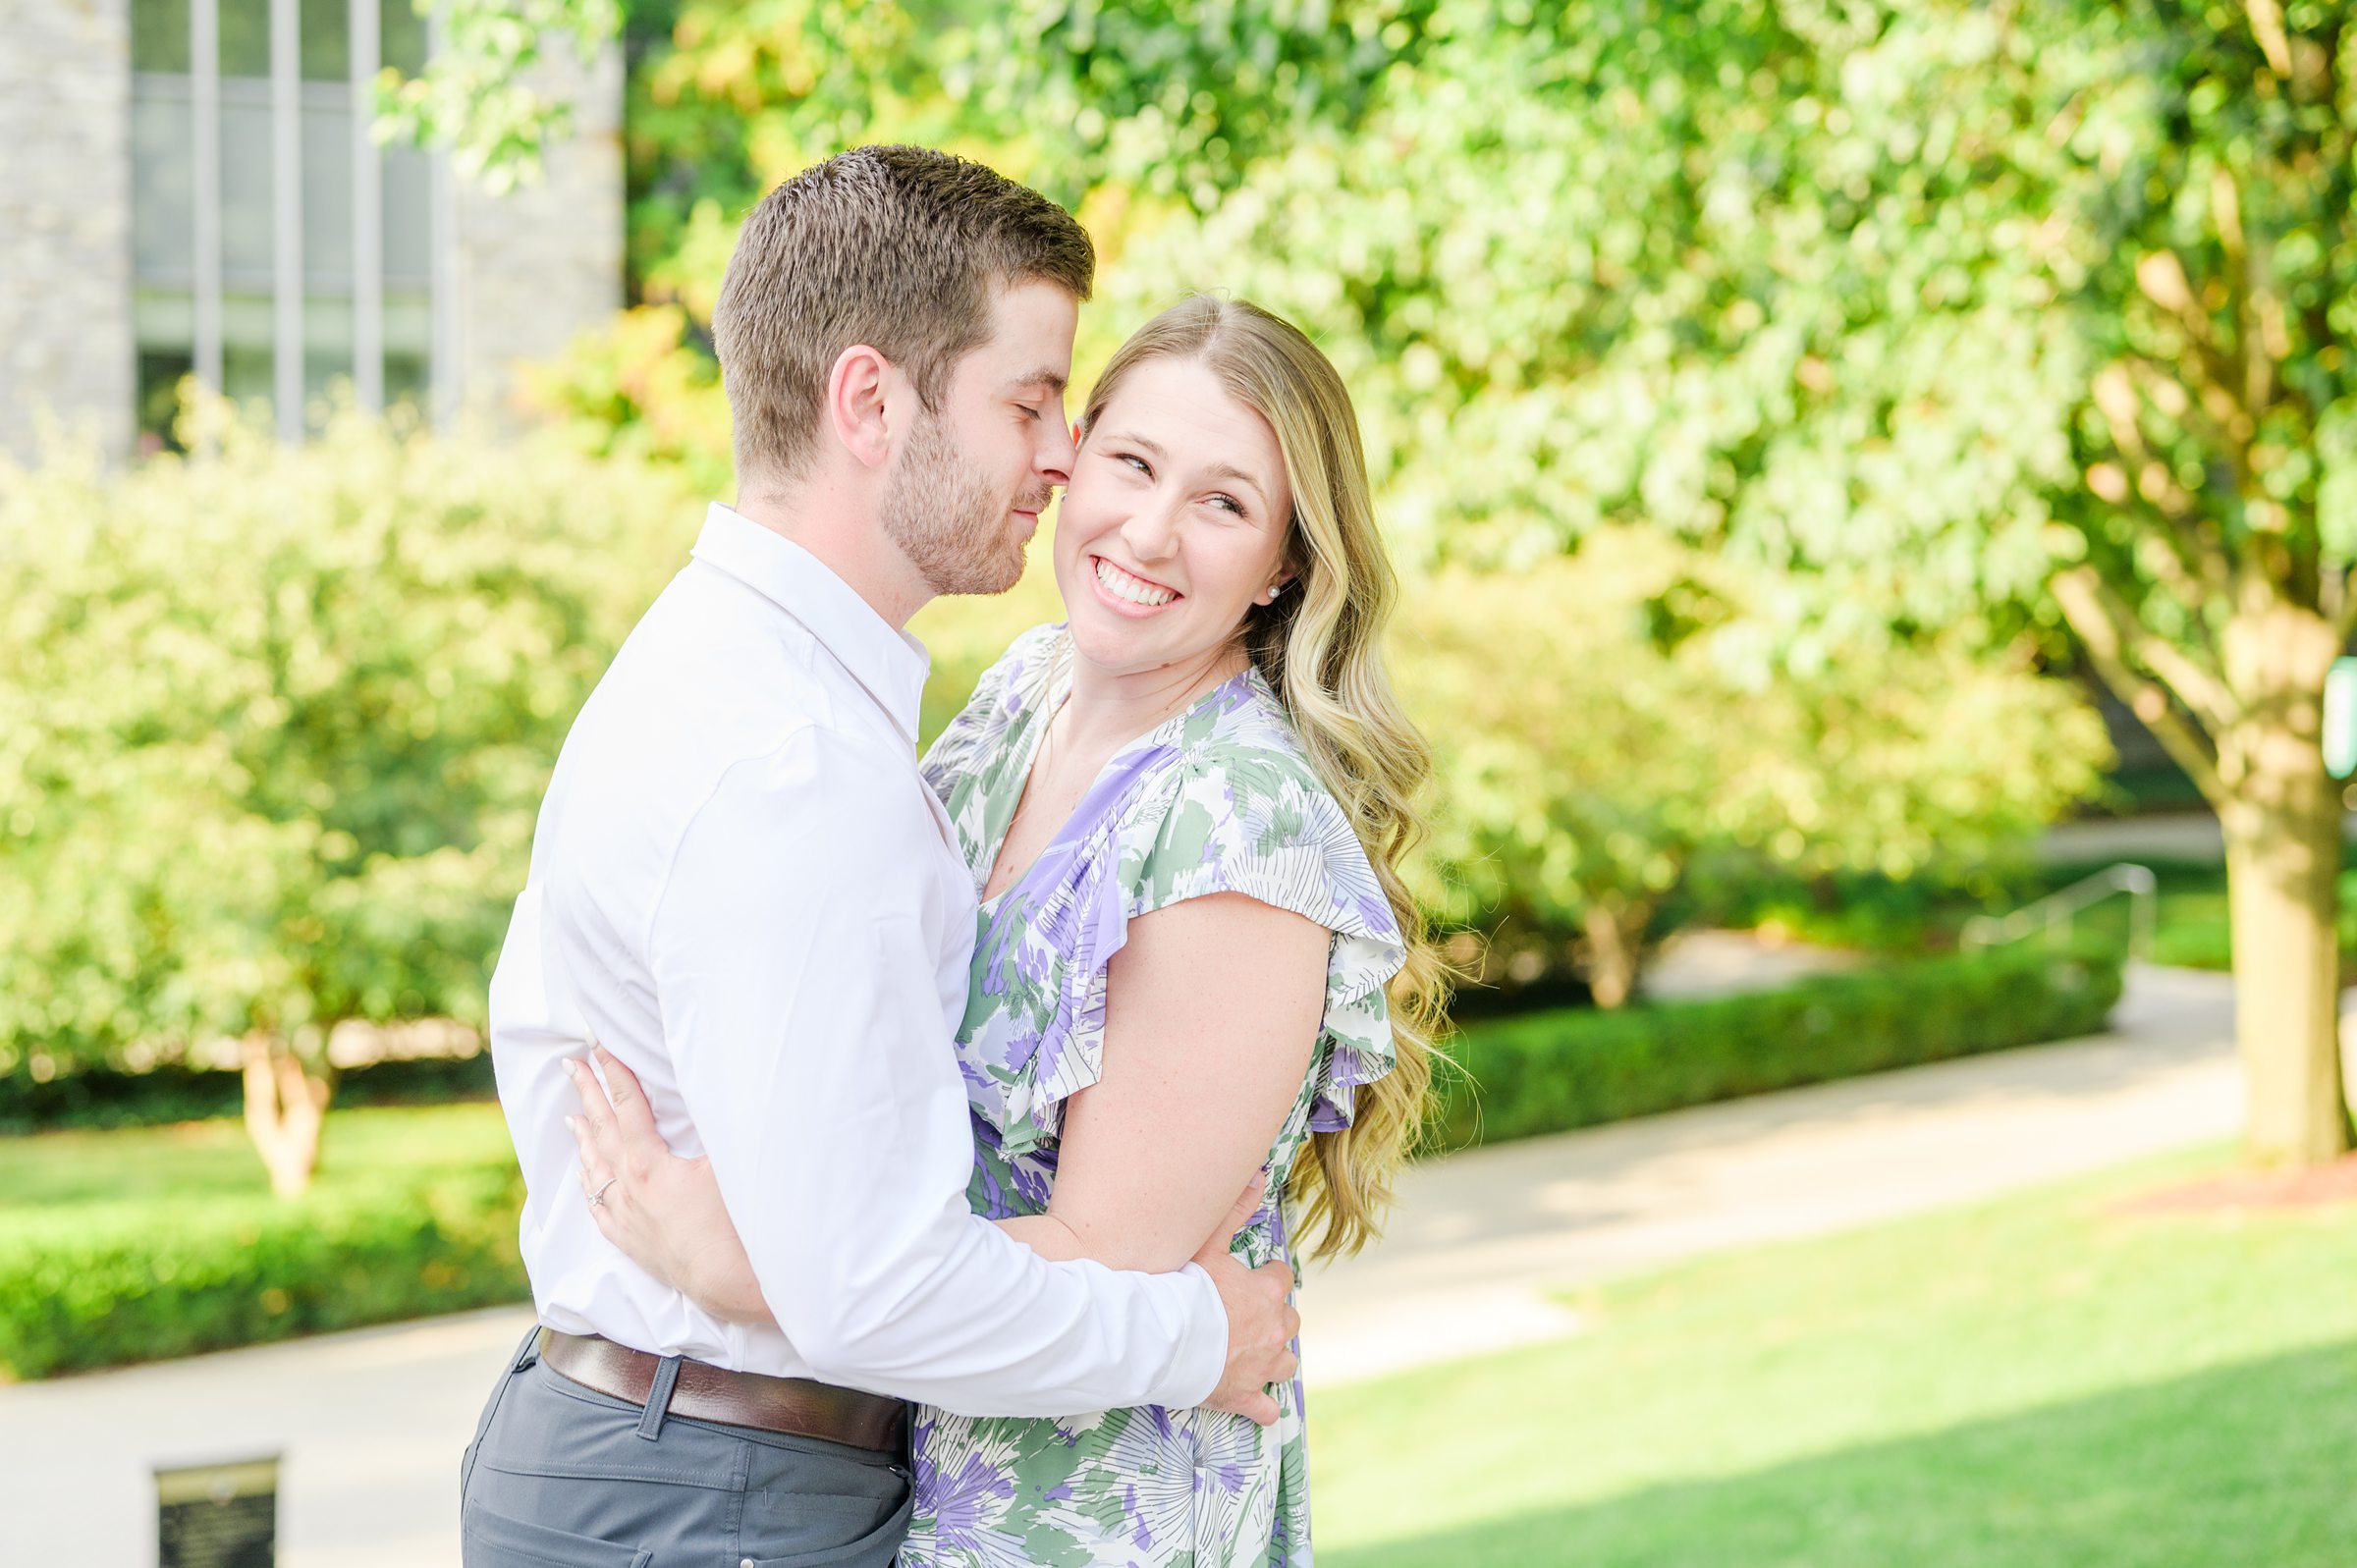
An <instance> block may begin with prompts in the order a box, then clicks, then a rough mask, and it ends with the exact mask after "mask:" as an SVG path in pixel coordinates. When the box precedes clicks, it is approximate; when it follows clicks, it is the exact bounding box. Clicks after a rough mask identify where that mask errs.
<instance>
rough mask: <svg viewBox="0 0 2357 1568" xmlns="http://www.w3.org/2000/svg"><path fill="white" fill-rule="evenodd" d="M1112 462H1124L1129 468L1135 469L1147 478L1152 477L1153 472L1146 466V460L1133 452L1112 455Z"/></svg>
mask: <svg viewBox="0 0 2357 1568" xmlns="http://www.w3.org/2000/svg"><path fill="white" fill-rule="evenodd" d="M1114 460H1115V461H1116V462H1125V463H1127V464H1128V465H1129V466H1130V467H1132V468H1134V469H1136V470H1137V471H1138V472H1139V473H1142V474H1145V475H1146V476H1148V477H1149V478H1151V477H1152V476H1153V473H1154V470H1153V469H1152V468H1150V467H1148V466H1146V460H1145V459H1143V458H1141V457H1139V456H1138V455H1137V454H1136V453H1134V452H1122V453H1116V454H1115V455H1114Z"/></svg>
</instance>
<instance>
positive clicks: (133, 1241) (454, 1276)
mask: <svg viewBox="0 0 2357 1568" xmlns="http://www.w3.org/2000/svg"><path fill="white" fill-rule="evenodd" d="M522 1202H523V1181H522V1177H521V1175H520V1174H519V1173H518V1172H517V1171H516V1170H515V1168H514V1167H513V1166H512V1165H510V1166H506V1167H504V1168H493V1167H477V1168H460V1169H455V1170H452V1169H445V1170H443V1171H439V1172H436V1173H434V1174H433V1175H431V1176H429V1177H426V1178H423V1179H420V1180H416V1181H412V1182H408V1183H403V1182H398V1181H397V1182H393V1183H389V1184H372V1185H367V1186H361V1187H358V1188H346V1189H343V1190H340V1191H337V1192H334V1193H332V1194H324V1195H323V1194H317V1193H314V1195H313V1196H311V1197H309V1198H305V1199H301V1200H299V1201H296V1202H293V1203H281V1202H279V1201H277V1200H275V1199H272V1198H269V1197H267V1196H256V1197H253V1198H240V1199H235V1200H227V1201H221V1202H217V1203H213V1204H208V1205H206V1206H204V1207H202V1208H196V1207H194V1206H192V1205H189V1204H186V1203H178V1204H171V1205H137V1204H130V1203H125V1204H121V1205H110V1206H107V1209H106V1212H104V1213H101V1214H93V1213H91V1212H90V1211H89V1210H88V1209H73V1210H68V1211H65V1212H61V1213H58V1214H56V1215H27V1216H11V1217H8V1220H7V1223H6V1224H5V1225H4V1226H0V1380H6V1379H11V1378H15V1379H27V1378H44V1377H49V1376H51V1375H54V1374H57V1373H63V1372H80V1371H84V1370H87V1369H90V1368H94V1367H108V1366H116V1365H120V1364H122V1363H125V1362H135V1361H156V1360H161V1359H164V1358H166V1357H171V1356H186V1355H191V1354H193V1353H195V1352H197V1351H203V1350H223V1349H228V1348H230V1347H232V1346H237V1345H249V1344H259V1343H264V1342H267V1341H270V1340H275V1339H286V1338H291V1337H293V1336H295V1335H298V1334H308V1333H321V1332H325V1331H327V1330H330V1329H336V1328H357V1327H362V1326H365V1325H369V1324H379V1323H392V1322H397V1321H400V1320H403V1319H409V1318H419V1317H425V1316H427V1315H429V1314H433V1313H444V1312H458V1311H462V1310H465V1309H466V1308H470V1307H484V1306H492V1305H496V1304H499V1303H503V1302H515V1301H521V1300H525V1299H528V1297H529V1295H530V1289H529V1287H528V1285H527V1284H526V1283H525V1280H524V1275H523V1266H522V1264H521V1261H520V1260H519V1258H518V1257H517V1251H516V1217H517V1213H518V1211H519V1210H520V1208H521V1205H522Z"/></svg>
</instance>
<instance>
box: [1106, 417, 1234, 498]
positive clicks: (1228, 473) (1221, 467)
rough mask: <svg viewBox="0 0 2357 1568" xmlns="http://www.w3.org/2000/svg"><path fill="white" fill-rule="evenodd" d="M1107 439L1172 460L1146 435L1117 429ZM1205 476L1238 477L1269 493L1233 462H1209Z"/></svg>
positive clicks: (1211, 477)
mask: <svg viewBox="0 0 2357 1568" xmlns="http://www.w3.org/2000/svg"><path fill="white" fill-rule="evenodd" d="M1105 440H1107V441H1109V442H1115V443H1118V444H1120V445H1122V446H1124V447H1135V448H1137V449H1138V450H1139V451H1141V452H1143V453H1145V454H1146V455H1147V456H1148V457H1151V458H1153V459H1154V460H1157V461H1159V462H1168V461H1169V460H1170V457H1171V455H1170V454H1169V453H1167V452H1165V451H1163V450H1162V447H1161V446H1160V444H1159V443H1156V442H1152V441H1148V440H1147V439H1146V438H1145V437H1144V436H1134V435H1131V434H1129V433H1128V432H1126V431H1120V430H1117V431H1112V432H1109V433H1108V434H1107V435H1106V436H1105ZM1203 476H1204V477H1205V478H1207V479H1238V480H1241V481H1242V482H1243V483H1245V484H1247V485H1249V486H1251V488H1252V490H1253V492H1254V493H1255V494H1257V495H1260V496H1264V497H1265V496H1266V495H1267V494H1268V493H1269V491H1268V486H1266V485H1264V484H1262V483H1261V482H1260V480H1259V479H1258V478H1257V477H1256V476H1254V475H1252V474H1248V473H1246V472H1244V470H1243V469H1241V468H1238V467H1237V466H1236V465H1235V464H1234V463H1233V462H1214V463H1207V464H1205V466H1204V469H1203Z"/></svg>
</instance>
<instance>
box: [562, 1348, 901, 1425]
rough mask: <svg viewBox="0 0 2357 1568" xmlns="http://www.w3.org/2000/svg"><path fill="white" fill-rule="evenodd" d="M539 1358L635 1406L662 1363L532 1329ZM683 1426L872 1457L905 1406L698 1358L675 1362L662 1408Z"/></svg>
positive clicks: (879, 1396)
mask: <svg viewBox="0 0 2357 1568" xmlns="http://www.w3.org/2000/svg"><path fill="white" fill-rule="evenodd" d="M540 1359H541V1360H542V1361H545V1362H547V1363H548V1367H549V1370H550V1371H551V1372H554V1373H557V1374H559V1375H560V1376H562V1377H566V1378H570V1379H573V1380H574V1381H575V1382H577V1383H579V1384H580V1385H581V1386H582V1387H584V1388H594V1389H596V1390H597V1391H598V1392H599V1393H601V1394H611V1395H613V1396H614V1397H615V1398H616V1399H625V1400H628V1401H630V1403H631V1404H633V1405H643V1404H645V1403H646V1401H647V1396H648V1395H650V1394H652V1393H653V1392H654V1388H655V1375H656V1372H657V1370H658V1369H659V1368H660V1367H661V1366H662V1365H663V1361H662V1358H661V1357H659V1356H650V1355H648V1354H647V1353H646V1352H645V1351H643V1350H632V1349H631V1348H630V1346H628V1345H618V1344H616V1343H615V1342H614V1341H613V1340H611V1339H601V1338H599V1337H598V1336H597V1335H595V1334H568V1333H559V1332H558V1331H557V1330H556V1329H554V1328H548V1327H543V1328H542V1329H541V1330H540ZM664 1408H665V1409H666V1410H668V1411H669V1412H670V1413H671V1414H672V1415H675V1416H685V1417H686V1418H687V1419H688V1420H690V1421H710V1422H716V1423H718V1424H719V1425H721V1426H724V1427H751V1428H753V1429H755V1430H756V1431H759V1432H782V1433H788V1434H790V1435H792V1436H795V1437H821V1438H824V1439H825V1440H827V1441H828V1442H840V1443H849V1444H850V1446H852V1447H854V1448H866V1449H869V1450H872V1451H873V1452H876V1453H892V1452H895V1451H896V1450H898V1449H899V1448H900V1446H901V1441H902V1435H903V1433H904V1427H903V1425H902V1418H903V1417H904V1415H905V1414H906V1412H907V1409H908V1407H907V1406H906V1405H905V1404H904V1403H902V1402H901V1401H900V1400H898V1399H890V1398H887V1397H885V1396H884V1395H882V1394H870V1393H862V1392H860V1391H859V1390H858V1389H856V1388H837V1387H835V1386H834V1385H833V1384H831V1383H823V1382H811V1381H809V1380H807V1379H801V1378H771V1377H767V1376H764V1375H763V1374H761V1373H757V1372H730V1371H729V1370H728V1369H726V1368H725V1367H715V1366H712V1365H710V1364H708V1363H706V1362H701V1361H682V1362H681V1363H680V1377H679V1381H678V1382H677V1383H676V1384H674V1385H673V1387H672V1390H671V1402H670V1403H669V1404H668V1405H666V1406H665V1407H664Z"/></svg>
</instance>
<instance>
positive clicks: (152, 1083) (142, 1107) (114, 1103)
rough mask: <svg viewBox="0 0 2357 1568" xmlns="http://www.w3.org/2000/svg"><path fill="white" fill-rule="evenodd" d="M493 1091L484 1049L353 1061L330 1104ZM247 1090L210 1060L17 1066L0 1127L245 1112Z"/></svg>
mask: <svg viewBox="0 0 2357 1568" xmlns="http://www.w3.org/2000/svg"><path fill="white" fill-rule="evenodd" d="M496 1093H497V1087H496V1085H495V1084H494V1083H493V1081H492V1076H491V1054H490V1053H489V1052H487V1051H484V1052H477V1053H476V1054H473V1055H471V1056H455V1057H453V1056H421V1057H417V1058H414V1059H411V1060H399V1061H379V1062H373V1063H371V1064H369V1065H368V1066H365V1067H355V1068H353V1069H351V1070H350V1071H348V1072H344V1073H339V1074H338V1075H337V1077H336V1098H335V1105H336V1107H337V1108H339V1109H343V1108H351V1107H354V1106H438V1105H448V1104H450V1103H452V1102H454V1101H461V1100H489V1099H491V1098H492V1097H493V1095H495V1094H496ZM245 1095H246V1080H245V1078H244V1076H243V1075H241V1074H239V1073H236V1072H221V1071H216V1070H213V1069H210V1068H197V1067H183V1066H178V1065H166V1066H161V1067H154V1068H150V1069H148V1070H147V1071H145V1072H126V1071H123V1070H122V1069H120V1068H115V1067H89V1068H83V1069H82V1070H79V1071H75V1072H70V1073H67V1074H65V1075H64V1076H61V1077H57V1078H51V1079H49V1080H47V1081H46V1082H41V1081H36V1080H35V1079H34V1078H33V1076H32V1075H31V1074H30V1073H28V1072H25V1071H23V1070H22V1069H20V1070H18V1071H16V1072H13V1073H8V1074H5V1075H0V1135H12V1134H18V1133H28V1132H57V1131H62V1130H64V1129H66V1128H69V1127H87V1128H112V1127H161V1126H168V1125H170V1124H171V1123H173V1122H178V1121H209V1120H212V1119H214V1118H216V1117H223V1116H236V1115H240V1114H243V1113H244V1111H245V1108H246V1101H245Z"/></svg>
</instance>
